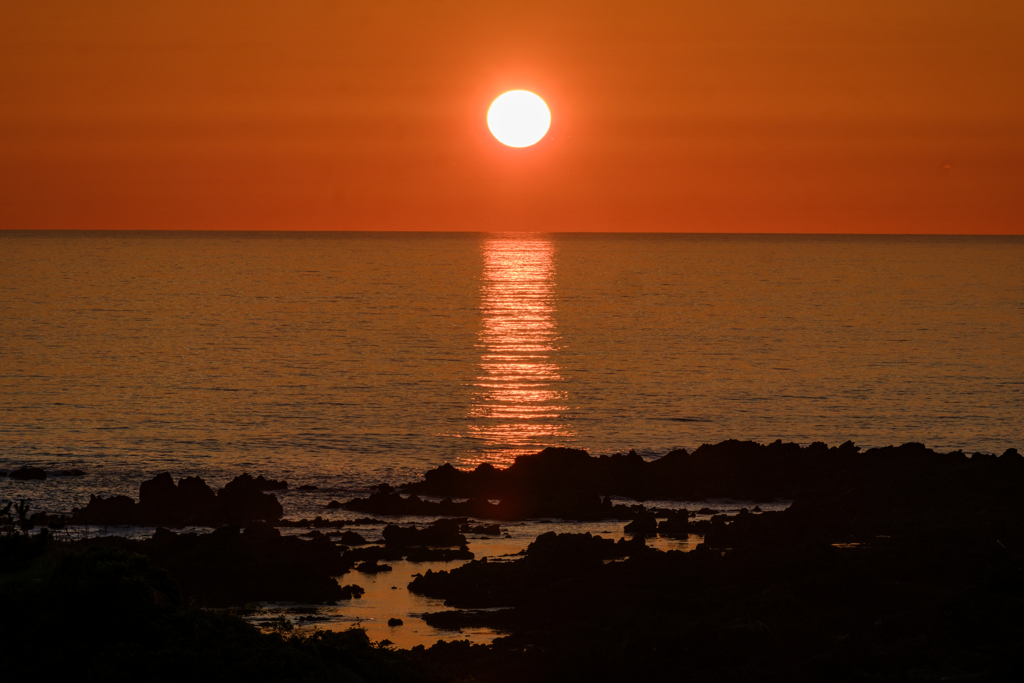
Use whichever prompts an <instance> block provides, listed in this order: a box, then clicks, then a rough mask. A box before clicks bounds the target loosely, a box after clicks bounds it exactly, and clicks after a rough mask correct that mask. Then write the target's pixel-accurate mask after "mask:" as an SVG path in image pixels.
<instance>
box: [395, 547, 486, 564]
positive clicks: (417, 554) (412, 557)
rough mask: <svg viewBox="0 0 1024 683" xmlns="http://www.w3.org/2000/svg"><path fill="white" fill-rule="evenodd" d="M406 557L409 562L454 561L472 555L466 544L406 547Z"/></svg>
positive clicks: (469, 558) (471, 557)
mask: <svg viewBox="0 0 1024 683" xmlns="http://www.w3.org/2000/svg"><path fill="white" fill-rule="evenodd" d="M405 554H406V558H405V559H407V560H409V562H455V561H457V560H472V559H473V557H474V555H473V553H472V552H471V551H470V549H469V548H468V547H467V546H461V547H460V548H458V549H452V548H408V549H407V550H406V553H405Z"/></svg>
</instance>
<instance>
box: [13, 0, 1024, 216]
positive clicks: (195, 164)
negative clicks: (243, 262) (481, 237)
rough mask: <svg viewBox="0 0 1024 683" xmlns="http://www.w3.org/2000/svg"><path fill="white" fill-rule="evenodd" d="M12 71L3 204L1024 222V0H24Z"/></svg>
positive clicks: (41, 208)
mask: <svg viewBox="0 0 1024 683" xmlns="http://www.w3.org/2000/svg"><path fill="white" fill-rule="evenodd" d="M512 89H525V90H530V91H532V92H535V93H537V94H538V95H540V96H541V97H542V98H544V100H545V101H546V102H547V103H548V105H549V107H550V109H551V115H552V122H551V129H550V131H549V133H548V135H547V136H546V137H545V138H544V139H543V140H541V141H540V142H539V143H538V144H537V145H535V146H533V147H527V148H523V149H514V148H510V147H505V146H503V145H501V144H500V143H498V142H497V141H496V140H495V139H494V138H493V137H492V136H491V134H490V133H489V131H488V129H487V125H486V120H485V117H486V113H487V108H488V106H489V105H490V103H491V101H492V100H494V98H496V97H497V96H498V95H500V94H501V93H502V92H505V91H507V90H512ZM0 92H2V93H3V96H2V98H0V229H21V228H32V229H35V228H46V229H72V228H75V229H78V228H86V229H202V230H247V229H248V230H252V229H258V230H539V231H680V232H815V233H829V232H842V233H875V232H881V233H968V234H970V233H984V234H995V233H999V234H1021V233H1022V232H1024V2H1020V0H1004V1H1001V2H986V1H985V0H965V1H961V0H954V1H950V0H903V1H899V2H895V1H893V0H881V1H873V0H856V1H830V2H821V1H820V0H813V1H811V0H808V1H794V0H782V1H772V0H738V1H735V0H714V1H711V0H706V1H700V2H693V1H689V2H688V1H673V2H604V1H598V0H585V1H584V0H580V1H574V2H552V1H550V0H546V1H543V2H527V1H517V2H507V1H506V2H482V1H479V0H478V1H474V2H453V1H446V0H431V1H420V2H411V1H410V2H388V1H385V0H374V1H372V2H371V1H366V2H341V1H330V0H290V1H289V2H265V1H262V0H260V1H257V0H246V1H244V2H241V1H239V2H223V1H216V2H211V1H210V0H204V1H201V2H199V1H192V0H173V1H164V0H147V1H146V2H138V1H137V0H135V1H129V0H93V1H90V2H71V1H63V2H53V1H49V0H33V1H32V2H16V1H14V0H3V1H2V4H0Z"/></svg>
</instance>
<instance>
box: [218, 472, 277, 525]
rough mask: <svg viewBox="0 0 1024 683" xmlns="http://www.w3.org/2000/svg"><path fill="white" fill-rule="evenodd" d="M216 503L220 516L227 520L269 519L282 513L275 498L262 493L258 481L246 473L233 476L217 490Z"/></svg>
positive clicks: (275, 517)
mask: <svg viewBox="0 0 1024 683" xmlns="http://www.w3.org/2000/svg"><path fill="white" fill-rule="evenodd" d="M261 476H262V475H261ZM272 483H273V484H282V483H284V484H285V486H287V483H285V482H272ZM217 505H218V508H219V513H220V516H221V517H222V518H223V519H225V520H226V521H228V522H239V523H240V522H244V521H249V520H254V519H265V520H271V519H278V518H280V517H281V515H282V514H284V510H283V509H282V508H281V503H279V502H278V501H277V498H275V497H274V496H272V495H270V494H266V493H263V488H262V487H261V484H260V482H259V481H258V480H256V479H253V478H252V477H251V476H249V475H248V474H241V475H239V476H237V477H235V478H234V479H232V480H231V481H229V482H228V483H227V484H226V485H225V486H224V488H222V489H221V490H220V491H218V492H217Z"/></svg>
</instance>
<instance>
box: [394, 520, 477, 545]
mask: <svg viewBox="0 0 1024 683" xmlns="http://www.w3.org/2000/svg"><path fill="white" fill-rule="evenodd" d="M382 535H383V536H384V542H385V543H387V544H388V545H390V546H443V547H450V546H464V545H466V537H465V536H463V535H462V534H460V533H459V524H458V522H455V521H453V520H450V519H438V520H436V521H435V522H433V523H432V524H431V525H430V526H428V527H426V528H425V529H417V528H416V527H401V526H398V525H397V524H388V525H387V526H386V527H384V531H383V533H382Z"/></svg>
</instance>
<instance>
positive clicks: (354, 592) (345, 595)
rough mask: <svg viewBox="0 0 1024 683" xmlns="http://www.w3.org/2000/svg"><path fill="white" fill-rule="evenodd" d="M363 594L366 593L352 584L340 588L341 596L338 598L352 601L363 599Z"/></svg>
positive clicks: (360, 587)
mask: <svg viewBox="0 0 1024 683" xmlns="http://www.w3.org/2000/svg"><path fill="white" fill-rule="evenodd" d="M365 592H366V591H365V590H364V589H363V587H362V586H357V585H356V584H354V583H350V584H348V585H347V586H342V587H341V596H340V597H341V599H342V600H352V599H354V598H355V599H358V598H361V597H363V593H365Z"/></svg>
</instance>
